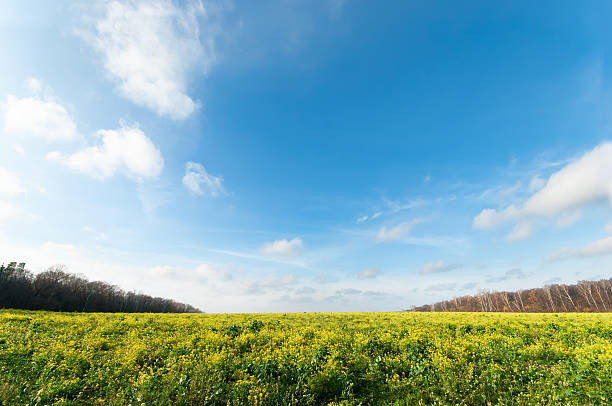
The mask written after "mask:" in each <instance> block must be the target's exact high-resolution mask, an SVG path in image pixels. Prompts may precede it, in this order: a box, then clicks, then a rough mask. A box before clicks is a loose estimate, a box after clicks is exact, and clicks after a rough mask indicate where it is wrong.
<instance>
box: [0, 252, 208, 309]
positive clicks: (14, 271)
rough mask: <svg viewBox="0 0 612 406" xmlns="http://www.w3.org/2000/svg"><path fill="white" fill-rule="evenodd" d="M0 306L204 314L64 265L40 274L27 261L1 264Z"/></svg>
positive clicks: (189, 307) (8, 307)
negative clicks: (90, 278) (88, 276)
mask: <svg viewBox="0 0 612 406" xmlns="http://www.w3.org/2000/svg"><path fill="white" fill-rule="evenodd" d="M0 308H7V309H27V310H55V311H64V312H125V313H201V311H200V310H199V309H196V308H195V307H193V306H190V305H188V304H183V303H178V302H175V301H174V300H170V299H164V298H161V297H151V296H148V295H143V294H140V293H136V292H125V291H123V290H122V289H120V288H119V287H117V286H114V285H111V284H109V283H106V282H100V281H94V282H90V281H88V280H87V279H85V278H83V277H81V276H78V275H74V274H71V273H68V272H66V268H65V267H64V266H61V265H58V266H54V267H51V268H49V269H48V270H46V271H44V272H41V273H39V274H37V275H34V274H32V273H31V272H30V271H28V270H27V269H25V264H24V263H20V264H17V263H16V262H11V263H9V264H8V265H4V264H3V265H0Z"/></svg>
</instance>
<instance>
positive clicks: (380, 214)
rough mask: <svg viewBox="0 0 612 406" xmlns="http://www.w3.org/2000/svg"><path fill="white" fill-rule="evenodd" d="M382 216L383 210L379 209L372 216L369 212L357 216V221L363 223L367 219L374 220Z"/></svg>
mask: <svg viewBox="0 0 612 406" xmlns="http://www.w3.org/2000/svg"><path fill="white" fill-rule="evenodd" d="M380 216H382V212H381V211H377V212H376V213H374V214H372V215H371V216H368V215H367V214H366V215H364V216H361V217H358V218H357V222H358V223H363V222H365V221H367V220H374V219H377V218H379V217H380Z"/></svg>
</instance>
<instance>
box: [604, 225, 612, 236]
mask: <svg viewBox="0 0 612 406" xmlns="http://www.w3.org/2000/svg"><path fill="white" fill-rule="evenodd" d="M605 230H606V233H608V234H612V222H610V223H608V225H606V227H605Z"/></svg>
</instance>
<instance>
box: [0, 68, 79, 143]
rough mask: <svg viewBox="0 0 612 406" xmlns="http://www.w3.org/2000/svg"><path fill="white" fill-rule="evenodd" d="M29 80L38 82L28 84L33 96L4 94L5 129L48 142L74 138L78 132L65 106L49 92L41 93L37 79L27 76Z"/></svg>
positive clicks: (11, 132) (8, 131) (40, 85)
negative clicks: (47, 93) (46, 93)
mask: <svg viewBox="0 0 612 406" xmlns="http://www.w3.org/2000/svg"><path fill="white" fill-rule="evenodd" d="M32 81H34V83H36V84H37V85H36V86H34V85H31V84H30V88H31V89H32V90H35V92H36V94H35V95H33V96H31V97H23V98H18V97H17V96H14V95H8V96H7V98H6V101H5V103H4V104H3V106H2V113H3V116H4V129H5V130H6V132H7V133H9V134H15V135H27V136H32V137H37V138H42V139H46V140H49V141H55V140H70V139H74V138H75V137H76V136H77V135H78V133H77V126H76V124H75V123H74V120H73V119H72V117H71V116H70V114H69V113H68V111H67V110H66V108H65V107H64V106H62V105H61V104H59V103H58V102H57V101H56V100H54V98H53V97H52V96H51V95H50V94H49V95H45V96H43V95H41V94H40V93H39V92H40V90H41V88H42V84H41V83H40V81H38V80H37V79H30V82H32Z"/></svg>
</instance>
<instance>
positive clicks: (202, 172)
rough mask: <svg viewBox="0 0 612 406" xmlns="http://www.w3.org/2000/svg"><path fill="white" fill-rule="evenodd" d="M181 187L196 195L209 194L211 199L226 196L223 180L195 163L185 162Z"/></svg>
mask: <svg viewBox="0 0 612 406" xmlns="http://www.w3.org/2000/svg"><path fill="white" fill-rule="evenodd" d="M183 185H185V187H186V188H187V189H189V190H191V191H192V192H193V193H196V194H198V195H203V194H209V195H211V196H213V197H217V196H221V195H224V194H226V192H225V188H224V187H223V178H222V177H220V176H214V175H211V174H209V173H208V172H206V169H205V168H204V166H202V165H201V164H199V163H197V162H187V164H186V165H185V176H183Z"/></svg>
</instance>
